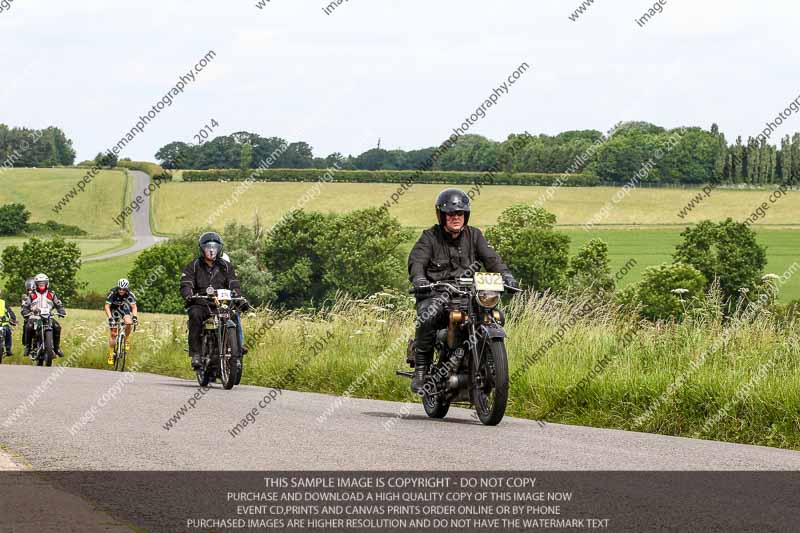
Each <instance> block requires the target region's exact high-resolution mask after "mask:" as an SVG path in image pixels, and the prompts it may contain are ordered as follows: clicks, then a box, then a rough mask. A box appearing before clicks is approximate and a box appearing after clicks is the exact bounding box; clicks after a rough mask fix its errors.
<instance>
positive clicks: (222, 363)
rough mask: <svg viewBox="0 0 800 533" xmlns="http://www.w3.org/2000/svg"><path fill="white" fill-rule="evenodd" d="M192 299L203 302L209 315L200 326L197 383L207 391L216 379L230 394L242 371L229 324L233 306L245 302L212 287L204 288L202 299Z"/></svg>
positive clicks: (236, 339) (232, 324)
mask: <svg viewBox="0 0 800 533" xmlns="http://www.w3.org/2000/svg"><path fill="white" fill-rule="evenodd" d="M192 299H194V300H198V301H205V302H206V303H207V305H208V310H209V312H210V313H211V316H210V317H209V318H208V319H207V320H206V321H205V324H203V332H202V349H203V351H202V354H201V355H202V361H203V365H202V366H201V367H200V368H198V369H197V370H196V372H197V383H198V384H200V386H201V387H207V386H208V384H209V383H211V382H212V381H215V380H216V379H219V380H220V382H221V383H222V387H223V388H225V389H226V390H230V389H232V388H233V386H234V385H238V384H239V382H240V381H241V379H242V370H243V369H242V347H241V346H239V336H238V334H237V332H236V322H234V320H233V316H234V313H235V312H236V311H235V309H234V305H235V304H237V303H239V302H245V301H246V300H245V299H244V298H237V297H234V296H233V295H232V294H231V291H230V290H228V289H214V287H208V288H207V289H206V294H205V295H200V294H195V295H192Z"/></svg>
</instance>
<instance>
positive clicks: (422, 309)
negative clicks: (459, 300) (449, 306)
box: [414, 293, 449, 361]
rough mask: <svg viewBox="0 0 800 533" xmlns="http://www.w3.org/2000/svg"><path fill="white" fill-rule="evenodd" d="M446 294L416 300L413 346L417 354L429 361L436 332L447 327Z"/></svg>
mask: <svg viewBox="0 0 800 533" xmlns="http://www.w3.org/2000/svg"><path fill="white" fill-rule="evenodd" d="M448 296H449V295H448V294H447V293H439V294H433V295H431V296H430V297H428V298H425V299H422V300H417V321H416V331H415V335H414V345H415V347H416V350H417V351H418V352H419V353H422V354H425V355H426V356H428V360H429V361H430V360H431V356H432V355H433V347H434V344H435V342H436V331H437V330H439V329H442V328H446V327H447V316H448V314H447V310H446V309H445V304H446V303H447V302H448Z"/></svg>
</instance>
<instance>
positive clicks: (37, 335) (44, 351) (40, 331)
mask: <svg viewBox="0 0 800 533" xmlns="http://www.w3.org/2000/svg"><path fill="white" fill-rule="evenodd" d="M28 320H32V321H33V339H32V347H31V351H30V358H31V361H34V362H36V366H42V365H44V366H53V359H54V358H55V355H56V354H55V349H54V347H53V317H52V316H51V314H50V311H41V310H39V309H34V310H33V314H31V316H30V317H29V318H28Z"/></svg>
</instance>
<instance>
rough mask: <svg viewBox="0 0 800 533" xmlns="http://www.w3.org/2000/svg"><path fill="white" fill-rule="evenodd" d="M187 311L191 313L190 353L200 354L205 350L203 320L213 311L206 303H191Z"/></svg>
mask: <svg viewBox="0 0 800 533" xmlns="http://www.w3.org/2000/svg"><path fill="white" fill-rule="evenodd" d="M186 312H187V313H188V314H189V354H200V353H202V351H203V344H202V342H203V339H202V334H203V322H205V321H206V319H207V318H208V317H210V316H211V312H210V311H209V310H208V307H206V306H205V305H190V306H189V307H188V308H187V309H186Z"/></svg>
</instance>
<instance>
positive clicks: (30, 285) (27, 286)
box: [25, 278, 36, 292]
mask: <svg viewBox="0 0 800 533" xmlns="http://www.w3.org/2000/svg"><path fill="white" fill-rule="evenodd" d="M35 289H36V283H35V282H34V281H33V278H28V279H26V280H25V290H26V291H27V292H31V291H33V290H35Z"/></svg>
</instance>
